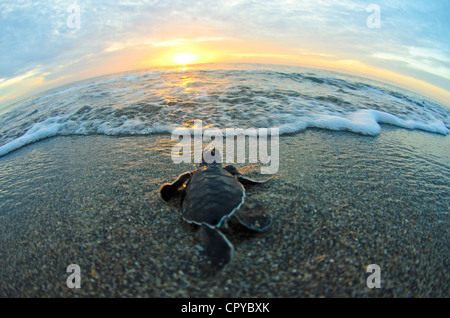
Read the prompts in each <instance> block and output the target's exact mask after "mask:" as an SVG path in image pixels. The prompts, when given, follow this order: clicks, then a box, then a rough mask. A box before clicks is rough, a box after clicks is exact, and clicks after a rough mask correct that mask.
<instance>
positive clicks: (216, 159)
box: [200, 147, 222, 167]
mask: <svg viewBox="0 0 450 318" xmlns="http://www.w3.org/2000/svg"><path fill="white" fill-rule="evenodd" d="M209 165H218V166H220V167H221V166H222V157H221V156H220V152H219V150H218V149H216V148H215V147H213V148H209V149H205V151H203V154H202V163H201V164H200V167H203V166H209Z"/></svg>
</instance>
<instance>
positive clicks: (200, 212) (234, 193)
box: [181, 165, 245, 227]
mask: <svg viewBox="0 0 450 318" xmlns="http://www.w3.org/2000/svg"><path fill="white" fill-rule="evenodd" d="M244 198H245V190H244V187H243V185H242V184H241V183H239V181H237V179H236V177H235V176H233V175H232V174H230V173H229V172H228V171H226V170H224V169H222V168H221V167H220V166H218V165H208V166H204V167H201V168H199V169H198V170H196V171H195V172H194V173H193V174H192V176H191V179H190V180H189V182H188V184H187V185H186V188H185V189H184V194H183V199H182V202H181V214H182V215H183V217H184V218H185V219H186V220H187V221H188V222H194V223H196V224H199V225H200V224H205V223H206V224H209V225H211V226H214V227H220V226H221V225H222V224H223V222H224V221H225V220H226V219H228V218H229V217H231V216H232V215H233V213H234V212H235V211H236V210H238V209H239V208H240V207H241V205H242V203H243V202H244Z"/></svg>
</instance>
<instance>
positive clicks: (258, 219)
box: [235, 209, 272, 232]
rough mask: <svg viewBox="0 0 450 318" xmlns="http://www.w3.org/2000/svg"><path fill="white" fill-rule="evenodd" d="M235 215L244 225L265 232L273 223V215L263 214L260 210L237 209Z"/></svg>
mask: <svg viewBox="0 0 450 318" xmlns="http://www.w3.org/2000/svg"><path fill="white" fill-rule="evenodd" d="M235 216H236V218H237V219H238V220H239V222H240V223H241V224H242V225H244V226H245V227H246V228H248V229H250V230H253V231H258V232H264V231H266V230H268V229H269V228H270V226H271V225H272V215H270V214H263V213H261V212H260V211H259V210H253V211H251V212H248V211H245V209H241V210H238V211H236V213H235Z"/></svg>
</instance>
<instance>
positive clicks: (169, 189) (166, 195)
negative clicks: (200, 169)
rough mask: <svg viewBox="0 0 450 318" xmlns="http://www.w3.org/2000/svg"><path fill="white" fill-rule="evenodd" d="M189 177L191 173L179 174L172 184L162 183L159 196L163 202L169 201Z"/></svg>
mask: <svg viewBox="0 0 450 318" xmlns="http://www.w3.org/2000/svg"><path fill="white" fill-rule="evenodd" d="M190 177H191V172H185V173H183V174H180V175H179V176H178V178H177V180H175V181H174V182H173V183H164V184H163V185H162V186H161V188H159V195H160V197H161V198H162V199H163V200H164V201H166V202H167V201H169V200H170V198H172V197H173V195H174V194H175V192H177V190H178V188H179V187H181V186H182V185H183V184H184V183H185V182H186V181H187V180H188V179H189V178H190Z"/></svg>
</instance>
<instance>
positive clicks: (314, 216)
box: [0, 126, 450, 297]
mask: <svg viewBox="0 0 450 318" xmlns="http://www.w3.org/2000/svg"><path fill="white" fill-rule="evenodd" d="M173 144H174V142H173V141H171V140H170V136H168V135H150V136H141V137H137V136H130V137H107V136H69V137H55V138H50V139H46V140H43V141H40V142H37V143H34V144H32V145H29V146H27V147H24V148H21V149H19V150H17V151H14V152H12V153H10V154H8V155H6V156H3V157H1V158H0V242H1V246H2V247H1V250H0V269H1V270H0V296H1V297H448V296H449V283H448V282H449V273H448V267H449V246H450V244H449V229H450V226H449V217H448V213H449V202H450V188H449V187H450V173H449V171H450V157H449V156H450V153H449V151H448V149H450V138H449V137H448V136H442V135H436V134H431V133H426V132H421V131H415V130H414V131H413V130H405V129H396V128H392V127H389V126H384V127H383V130H382V132H381V134H380V135H378V136H376V137H367V136H360V135H357V134H354V133H347V132H331V131H326V130H307V131H304V132H300V133H297V134H292V135H285V136H282V137H280V167H279V171H278V173H276V174H275V176H274V178H273V179H272V180H270V182H268V183H266V184H264V185H259V186H254V187H250V188H248V191H247V200H246V202H245V206H246V208H249V209H251V208H257V209H264V210H265V211H270V213H272V215H273V226H272V228H271V229H270V230H269V231H268V232H265V233H257V234H255V233H251V232H249V231H246V230H244V229H243V228H242V226H241V225H240V224H238V223H237V222H236V221H234V220H233V221H231V222H230V226H229V230H228V231H227V234H226V235H227V237H228V238H229V240H230V241H231V242H232V243H233V244H234V246H235V255H234V260H233V262H232V263H231V264H230V265H229V266H228V267H226V268H225V269H224V270H223V271H221V272H219V273H217V274H215V275H212V274H210V273H206V272H205V271H204V270H203V268H204V266H203V264H204V256H203V253H202V247H201V241H200V232H199V231H197V228H196V227H195V226H194V225H190V224H187V223H186V222H184V221H183V219H182V218H181V216H180V215H179V213H178V209H177V204H178V203H179V198H175V199H174V200H173V201H172V202H171V203H170V204H166V203H164V202H163V201H162V200H160V199H159V197H158V195H157V194H158V188H159V187H160V185H161V184H162V183H165V182H172V181H173V180H175V178H176V177H177V176H178V175H179V174H180V173H182V172H184V171H187V170H193V169H195V165H194V164H180V165H175V164H173V162H172V160H171V157H170V149H171V147H172V146H173ZM237 167H238V168H239V169H240V170H242V171H243V172H244V173H245V174H246V175H248V176H250V177H253V178H259V177H263V176H260V175H259V166H258V165H257V164H238V165H237ZM177 200H178V201H177ZM70 264H78V265H79V266H80V269H81V288H79V289H70V288H68V287H67V285H66V279H67V277H68V276H69V275H70V274H69V273H67V272H66V268H67V266H68V265H70ZM369 264H377V265H379V266H380V269H381V288H373V289H371V288H368V287H367V285H366V279H367V277H368V276H369V273H366V267H367V266H368V265H369Z"/></svg>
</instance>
